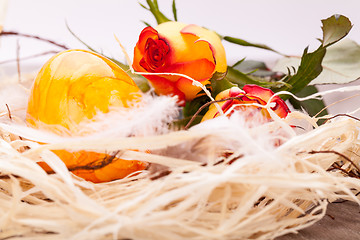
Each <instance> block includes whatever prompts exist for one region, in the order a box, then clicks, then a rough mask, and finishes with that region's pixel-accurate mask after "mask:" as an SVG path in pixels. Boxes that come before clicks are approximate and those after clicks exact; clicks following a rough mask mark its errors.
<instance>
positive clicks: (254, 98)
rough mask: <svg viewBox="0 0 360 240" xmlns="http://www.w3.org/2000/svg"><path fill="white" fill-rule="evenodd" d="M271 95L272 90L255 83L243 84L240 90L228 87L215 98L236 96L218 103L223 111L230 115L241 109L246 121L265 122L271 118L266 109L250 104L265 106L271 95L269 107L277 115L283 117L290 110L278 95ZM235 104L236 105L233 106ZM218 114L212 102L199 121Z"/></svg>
mask: <svg viewBox="0 0 360 240" xmlns="http://www.w3.org/2000/svg"><path fill="white" fill-rule="evenodd" d="M273 95H274V93H273V91H271V90H270V89H268V88H263V87H260V86H257V85H252V84H249V85H245V86H244V87H243V90H241V89H240V88H238V87H232V88H230V89H227V90H224V91H222V92H221V93H219V94H218V95H217V96H216V98H215V100H222V99H227V98H232V97H236V98H237V99H233V100H225V101H223V102H219V103H218V104H219V105H220V107H221V109H222V110H223V112H224V113H226V114H229V115H231V114H232V113H233V112H234V111H241V112H242V113H243V115H244V116H245V119H246V120H247V121H250V120H256V121H257V122H261V121H262V122H267V121H270V120H271V117H270V115H269V112H268V111H267V109H266V108H263V107H259V106H254V105H251V104H258V105H263V106H265V105H266V104H267V102H268V101H269V100H270V98H271V97H272V98H271V102H270V103H271V104H272V105H273V106H270V108H271V109H272V110H273V111H274V112H275V113H276V114H277V115H278V116H279V117H281V118H285V117H286V116H287V114H288V113H289V112H290V110H289V108H288V107H287V105H286V103H285V102H284V101H283V100H282V99H281V98H280V97H279V96H274V97H273ZM237 104H238V106H234V105H237ZM244 104H247V105H244ZM249 104H250V105H249ZM229 110H231V111H232V112H230V113H229V112H228V111H229ZM259 112H260V113H261V115H260V118H261V116H263V117H262V118H261V119H259V115H257V113H259ZM219 115H220V113H219V112H218V110H217V108H216V107H215V105H214V104H212V105H211V106H210V107H209V110H208V111H207V113H206V114H205V115H204V117H203V119H202V120H201V121H205V120H209V119H212V118H215V117H218V116H219ZM254 117H256V118H257V119H254Z"/></svg>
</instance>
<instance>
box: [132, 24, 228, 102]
mask: <svg viewBox="0 0 360 240" xmlns="http://www.w3.org/2000/svg"><path fill="white" fill-rule="evenodd" d="M133 68H134V70H136V71H138V72H148V73H180V74H185V75H187V76H189V77H191V78H193V79H195V80H197V81H199V82H201V83H202V84H203V85H206V84H209V83H210V78H211V77H212V76H213V74H214V73H215V72H218V73H224V74H225V72H226V69H227V64H226V56H225V49H224V47H223V45H222V43H221V40H220V38H219V37H218V36H217V34H216V33H215V32H212V31H209V30H207V29H204V28H202V27H199V26H197V25H194V24H190V25H187V24H184V23H179V22H165V23H162V24H160V25H158V26H157V27H155V28H152V27H146V28H145V29H143V30H142V32H141V34H140V36H139V41H138V42H137V44H136V46H135V49H134V61H133ZM144 77H146V78H147V79H148V80H149V81H150V83H151V85H152V86H153V87H154V89H155V92H156V93H157V94H164V95H176V96H178V98H179V105H184V104H185V101H190V100H192V99H194V98H195V97H196V96H197V94H198V93H199V92H200V91H201V88H199V87H197V86H194V85H193V84H192V81H191V80H189V79H187V78H185V77H180V76H170V75H144Z"/></svg>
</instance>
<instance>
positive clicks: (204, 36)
mask: <svg viewBox="0 0 360 240" xmlns="http://www.w3.org/2000/svg"><path fill="white" fill-rule="evenodd" d="M181 33H182V34H192V35H195V36H197V37H198V38H199V40H205V41H207V42H211V44H210V48H211V50H212V52H213V56H214V58H215V59H216V69H215V71H217V72H226V69H227V63H226V55H225V49H224V46H223V45H222V43H221V39H220V38H219V36H218V35H217V34H216V33H215V32H213V31H210V30H207V29H205V28H202V27H199V26H197V25H195V24H189V25H187V26H186V27H184V28H183V29H181Z"/></svg>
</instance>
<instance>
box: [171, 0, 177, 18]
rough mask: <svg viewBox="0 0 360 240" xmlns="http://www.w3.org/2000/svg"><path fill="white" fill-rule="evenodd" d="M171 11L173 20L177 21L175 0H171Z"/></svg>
mask: <svg viewBox="0 0 360 240" xmlns="http://www.w3.org/2000/svg"><path fill="white" fill-rule="evenodd" d="M172 11H173V15H174V20H175V21H177V20H178V18H177V10H176V3H175V0H173V4H172Z"/></svg>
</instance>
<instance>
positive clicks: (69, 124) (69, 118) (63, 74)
mask: <svg viewBox="0 0 360 240" xmlns="http://www.w3.org/2000/svg"><path fill="white" fill-rule="evenodd" d="M140 96H141V95H140V90H139V88H138V87H137V86H136V84H135V83H134V81H133V80H132V79H131V78H130V77H129V76H128V75H127V74H126V73H125V72H124V71H123V70H122V69H121V68H120V67H118V66H117V65H116V64H115V63H113V62H111V61H110V60H108V59H107V58H105V57H103V56H101V55H99V54H96V53H93V52H89V51H85V50H69V51H64V52H61V53H58V54H57V55H55V56H54V57H52V58H51V59H50V60H49V61H48V62H47V63H45V65H44V66H43V67H42V69H41V70H40V72H39V73H38V75H37V77H36V78H35V81H34V84H33V86H32V89H31V94H30V98H29V102H28V108H27V117H26V121H27V124H28V125H29V126H31V127H33V128H37V129H42V130H48V131H51V132H54V133H56V134H58V135H61V136H78V131H79V124H81V123H82V122H83V121H88V120H89V119H92V118H93V117H94V116H95V115H96V114H97V112H102V113H107V112H109V108H110V107H126V108H128V107H129V102H130V101H139V100H140ZM53 152H54V153H55V154H57V155H58V156H59V158H60V159H61V160H62V161H63V162H64V163H65V165H66V166H67V167H68V168H69V169H70V170H71V169H74V170H73V171H72V172H73V173H74V174H75V175H78V176H79V177H82V178H84V179H86V180H89V181H92V182H106V181H111V180H115V179H119V178H123V177H125V176H127V175H129V174H130V173H132V172H135V171H138V170H142V169H144V168H145V167H146V166H147V164H146V163H143V162H140V161H126V160H121V159H117V158H113V157H112V156H110V155H107V154H104V153H96V152H89V151H78V152H69V151H66V150H54V151H53ZM110 160H112V161H111V163H110V164H108V165H107V166H104V167H102V168H99V169H96V170H92V169H81V166H90V165H91V166H96V165H98V166H99V165H101V164H102V163H103V162H104V161H110ZM39 164H40V166H42V167H43V168H44V169H45V170H46V171H51V169H50V167H49V166H48V165H47V164H45V163H44V162H40V163H39Z"/></svg>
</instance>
